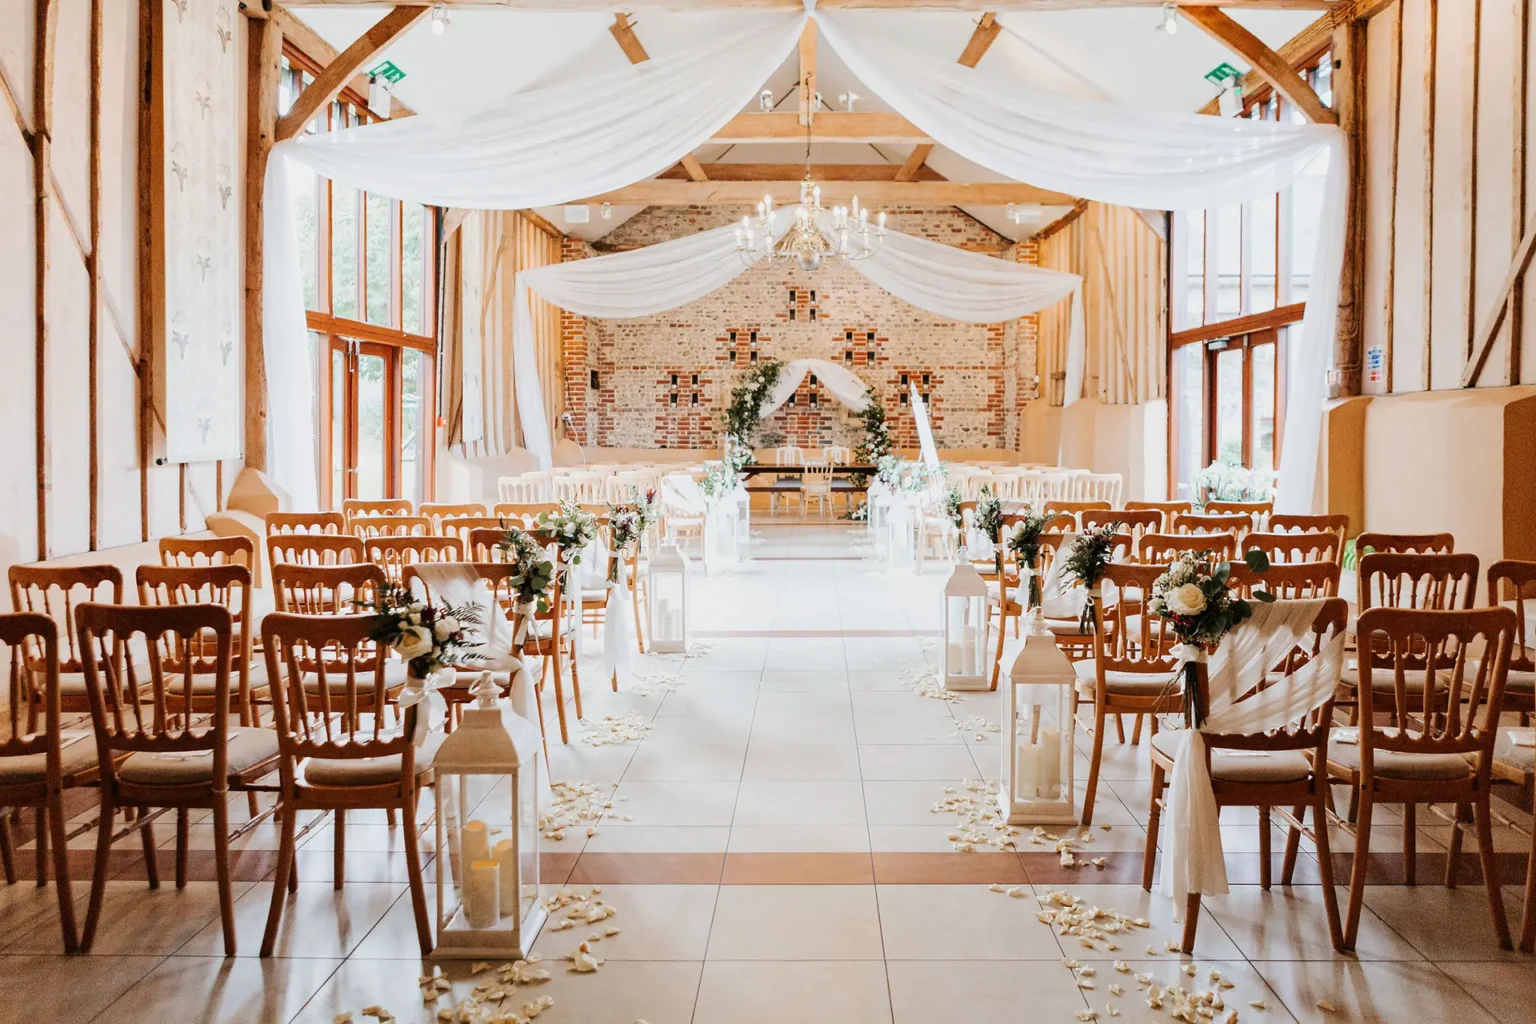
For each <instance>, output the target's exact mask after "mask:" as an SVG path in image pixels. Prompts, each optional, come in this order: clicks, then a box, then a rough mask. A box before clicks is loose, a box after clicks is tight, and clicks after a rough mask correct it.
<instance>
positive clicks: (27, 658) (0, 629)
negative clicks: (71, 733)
mask: <svg viewBox="0 0 1536 1024" xmlns="http://www.w3.org/2000/svg"><path fill="white" fill-rule="evenodd" d="M0 649H3V651H4V653H5V655H6V660H8V661H9V662H10V666H11V671H10V680H11V681H10V692H9V698H10V699H9V700H7V701H6V715H7V718H8V719H9V721H8V722H7V725H8V726H9V728H8V729H6V730H5V733H4V734H3V735H0V758H6V757H26V756H28V755H37V754H41V755H42V756H43V759H44V762H45V763H46V765H47V769H48V777H49V778H50V779H58V778H59V777H60V773H61V771H62V767H61V763H60V757H59V750H60V744H61V742H62V741H61V738H60V735H59V729H60V724H59V723H60V713H61V711H62V708H61V707H60V703H59V627H58V624H57V623H55V622H54V621H53V619H51V618H49V617H48V616H47V615H39V614H37V613H36V612H10V613H7V614H0ZM33 707H40V708H41V709H42V722H41V725H42V731H40V732H39V731H37V730H36V726H37V724H38V723H37V722H36V719H35V718H34V717H33V715H32V714H30V713H29V709H31V708H33ZM4 789H5V786H4V784H0V791H3V790H4Z"/></svg>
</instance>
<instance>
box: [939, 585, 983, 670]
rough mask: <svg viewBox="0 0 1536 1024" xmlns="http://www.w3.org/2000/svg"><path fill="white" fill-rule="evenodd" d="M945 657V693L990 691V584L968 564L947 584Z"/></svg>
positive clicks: (945, 594)
mask: <svg viewBox="0 0 1536 1024" xmlns="http://www.w3.org/2000/svg"><path fill="white" fill-rule="evenodd" d="M943 654H944V658H943V663H942V666H941V668H942V670H943V679H944V688H945V689H946V690H985V689H986V688H987V682H988V680H987V668H988V661H987V581H986V580H984V579H982V578H981V574H980V573H978V572H977V571H976V568H975V567H974V566H972V565H971V564H970V563H968V562H959V563H956V565H955V567H954V571H953V572H951V573H950V576H949V582H947V583H945V584H944V646H943Z"/></svg>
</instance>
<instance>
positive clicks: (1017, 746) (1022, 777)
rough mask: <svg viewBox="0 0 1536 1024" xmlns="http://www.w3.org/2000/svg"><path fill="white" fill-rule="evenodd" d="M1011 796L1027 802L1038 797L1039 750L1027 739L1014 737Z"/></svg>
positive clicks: (1025, 737) (1026, 737)
mask: <svg viewBox="0 0 1536 1024" xmlns="http://www.w3.org/2000/svg"><path fill="white" fill-rule="evenodd" d="M1013 758H1014V761H1013V796H1014V799H1016V800H1027V799H1029V798H1031V797H1037V796H1039V795H1040V748H1039V747H1037V746H1035V745H1034V744H1032V743H1030V742H1029V737H1028V736H1024V735H1019V736H1015V737H1014V748H1013Z"/></svg>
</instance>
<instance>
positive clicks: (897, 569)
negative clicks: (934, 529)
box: [885, 494, 918, 573]
mask: <svg viewBox="0 0 1536 1024" xmlns="http://www.w3.org/2000/svg"><path fill="white" fill-rule="evenodd" d="M916 512H917V510H916V509H915V508H914V507H913V505H912V502H911V501H909V500H908V499H907V496H906V495H905V494H896V495H894V496H892V498H891V504H890V509H889V511H888V512H887V513H886V519H885V522H886V544H885V549H886V557H887V565H886V567H887V569H888V570H889V571H891V572H893V573H915V572H917V528H918V520H917V515H916Z"/></svg>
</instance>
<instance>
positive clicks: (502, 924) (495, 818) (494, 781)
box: [432, 675, 547, 960]
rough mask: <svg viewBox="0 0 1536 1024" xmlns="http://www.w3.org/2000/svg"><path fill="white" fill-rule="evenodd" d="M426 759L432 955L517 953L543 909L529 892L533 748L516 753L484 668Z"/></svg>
mask: <svg viewBox="0 0 1536 1024" xmlns="http://www.w3.org/2000/svg"><path fill="white" fill-rule="evenodd" d="M477 685H478V686H479V687H480V688H479V691H478V692H477V697H478V703H477V706H475V707H468V708H465V709H464V716H463V721H462V722H460V724H459V726H458V728H456V729H454V731H453V732H452V733H451V734H449V736H448V737H447V738H446V739H445V740H444V741H443V745H442V746H441V747H439V748H438V751H437V756H436V757H435V758H434V759H433V770H434V772H435V773H436V776H437V781H436V784H435V785H434V786H433V791H434V799H435V800H436V810H437V826H436V828H437V834H436V837H437V852H438V856H437V860H436V864H435V867H436V873H437V884H436V895H437V943H436V948H435V949H434V950H433V953H432V956H433V958H434V959H444V960H458V959H496V960H518V959H522V958H525V957H526V956H527V955H528V952H529V950H531V949H532V948H533V940H534V939H535V938H536V937H537V936H538V934H539V929H540V928H541V927H543V924H544V919H545V917H546V916H547V911H545V909H544V901H543V899H542V897H541V894H540V892H539V811H538V795H537V794H538V792H539V786H540V784H539V772H540V770H541V767H542V763H543V759H542V758H541V757H540V756H539V754H538V749H537V747H536V746H535V747H533V748H532V749H530V750H526V751H522V752H521V753H520V752H519V750H518V747H517V744H516V743H515V742H514V741H513V739H512V734H511V731H510V730H509V729H508V727H507V725H506V724H505V723H504V722H503V716H504V715H508V716H515V714H516V713H515V712H514V711H512V709H511V707H510V705H508V704H507V702H506V701H504V700H502V699H500V698H498V697H497V692H496V686H495V684H494V683H492V682H491V681H490V678H489V675H487V676H486V677H484V679H483V680H482V684H477Z"/></svg>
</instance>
